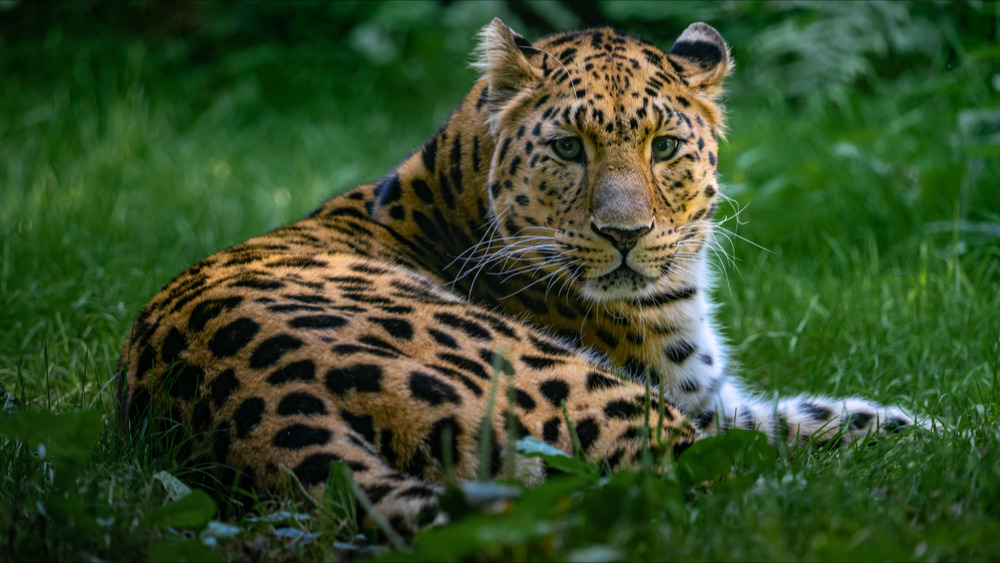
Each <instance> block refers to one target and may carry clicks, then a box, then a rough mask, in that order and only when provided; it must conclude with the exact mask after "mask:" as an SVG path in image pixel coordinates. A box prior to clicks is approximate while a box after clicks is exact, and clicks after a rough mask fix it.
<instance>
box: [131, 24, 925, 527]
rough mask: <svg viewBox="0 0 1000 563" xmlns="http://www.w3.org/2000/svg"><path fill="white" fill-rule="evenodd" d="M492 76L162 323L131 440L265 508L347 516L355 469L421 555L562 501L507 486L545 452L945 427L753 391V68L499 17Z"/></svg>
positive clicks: (694, 41) (609, 460)
mask: <svg viewBox="0 0 1000 563" xmlns="http://www.w3.org/2000/svg"><path fill="white" fill-rule="evenodd" d="M474 66H475V67H476V68H477V69H478V71H479V74H480V77H479V78H478V79H477V81H476V82H475V84H474V86H473V87H472V89H471V91H470V92H469V93H468V95H467V96H466V97H465V98H464V100H463V101H462V102H461V103H460V105H459V106H458V108H457V109H455V110H454V112H453V113H452V114H451V116H450V117H449V118H448V119H447V122H446V123H445V124H444V125H443V126H442V127H441V129H440V130H439V131H438V132H437V133H436V134H434V135H433V136H432V137H431V138H430V139H429V140H428V141H426V143H424V144H423V145H422V146H420V147H419V148H417V149H416V150H415V151H414V152H413V153H412V154H410V155H409V156H408V157H407V158H405V159H404V160H403V161H402V162H401V163H400V164H399V165H398V166H397V167H396V168H394V169H393V170H391V171H390V172H388V173H387V174H386V175H385V176H383V177H382V178H381V179H379V180H378V181H376V182H373V183H369V184H365V185H362V186H359V187H357V188H354V189H351V190H349V191H346V192H344V193H342V194H340V195H337V196H335V197H332V198H331V199H328V200H327V201H325V202H323V203H322V204H320V205H319V207H318V208H317V209H316V210H315V211H314V212H312V213H311V214H310V215H308V216H307V217H305V218H303V219H301V220H299V221H297V222H294V223H292V224H289V225H287V226H284V227H281V228H278V229H276V230H274V231H272V232H269V233H267V234H264V235H261V236H258V237H255V238H251V239H249V240H247V241H246V242H243V243H241V244H237V245H235V246H232V247H231V248H228V249H226V250H223V251H221V252H218V253H217V254H214V255H212V256H209V257H208V258H205V259H204V260H202V261H200V262H198V263H197V264H195V265H193V266H191V267H190V268H188V269H187V270H184V271H183V272H182V273H180V274H179V275H177V276H176V277H175V278H174V279H173V280H172V281H170V282H169V283H168V284H166V285H165V286H164V287H163V288H162V290H160V291H159V293H157V294H156V295H155V296H154V297H153V298H152V300H151V301H150V302H149V303H148V305H146V306H145V307H144V308H143V309H142V310H141V312H140V313H139V314H138V316H137V317H136V318H135V320H134V321H133V323H132V325H131V328H130V330H129V332H128V334H127V335H126V337H125V343H124V345H123V350H122V356H121V359H120V362H119V368H118V369H119V371H118V374H119V375H118V388H117V404H118V412H119V413H120V422H121V424H122V425H123V427H124V428H125V429H126V430H127V431H128V432H129V433H130V435H138V434H141V433H144V432H153V434H151V435H153V436H158V437H160V439H163V440H166V439H167V437H169V436H175V437H176V436H181V439H179V440H178V442H179V443H183V444H184V445H185V447H186V448H187V450H185V451H186V452H187V453H186V454H185V455H190V456H192V458H193V459H198V460H204V461H206V462H207V463H209V464H210V467H211V468H212V469H211V470H210V474H211V475H212V479H213V480H214V481H215V482H216V483H218V484H221V486H225V487H237V488H239V489H240V490H253V491H263V492H268V491H287V490H288V488H287V484H288V481H289V480H291V479H294V480H295V481H298V484H299V485H300V490H302V491H305V492H306V493H307V494H310V495H313V496H316V495H320V494H321V493H322V491H323V490H324V487H326V486H327V483H328V478H329V475H330V471H331V467H332V466H333V464H334V462H337V463H338V464H340V463H344V464H346V466H347V467H349V468H350V469H351V470H352V472H353V477H354V479H355V482H356V487H357V490H358V491H359V494H363V495H364V496H365V497H366V498H367V499H368V500H369V501H370V502H371V506H372V507H373V508H374V510H375V511H377V513H378V514H381V515H383V516H384V517H385V518H386V520H387V521H388V522H389V523H390V524H391V525H392V526H393V527H394V528H396V529H398V530H404V531H413V530H416V529H418V528H419V527H420V526H422V525H424V524H426V523H428V522H434V521H437V519H439V518H440V516H441V514H442V509H441V508H440V504H439V500H440V495H441V493H442V491H443V490H444V488H443V487H444V486H445V485H446V484H447V483H449V482H454V481H455V480H471V479H475V478H476V477H477V476H480V477H481V476H482V475H488V476H492V477H497V476H505V475H506V476H510V475H509V473H511V472H517V476H518V478H520V479H522V480H523V481H524V482H525V483H527V484H528V485H530V484H532V483H537V482H539V481H540V480H542V479H545V478H546V476H547V474H548V471H547V470H546V468H545V467H544V465H540V464H538V463H534V464H533V463H531V461H532V460H529V459H526V458H524V456H522V458H524V459H522V460H521V461H522V462H523V463H519V464H513V468H512V466H511V464H508V463H507V460H508V459H515V460H516V459H517V457H516V454H517V450H516V448H515V446H516V440H518V439H520V438H525V439H526V438H533V439H534V440H537V441H540V442H542V443H544V444H545V445H547V446H548V447H551V448H554V449H556V450H559V451H562V452H565V453H567V454H571V455H577V456H582V457H586V458H588V459H591V460H594V461H595V462H599V463H601V464H602V467H605V468H607V469H608V470H610V471H613V470H616V469H619V468H628V467H635V466H636V464H637V463H639V460H640V458H641V457H642V456H643V455H645V454H644V453H643V452H649V451H651V450H655V451H659V452H662V455H665V456H677V455H679V454H680V453H681V452H682V451H684V449H685V448H687V447H689V446H690V445H691V444H692V443H694V442H695V441H697V440H699V439H703V438H706V437H710V436H717V435H719V434H721V433H724V432H727V431H729V430H731V429H733V428H740V429H746V430H755V431H758V432H762V433H763V434H765V435H766V437H767V439H768V440H769V441H770V442H771V443H773V444H785V445H796V444H807V443H808V444H820V445H825V444H831V443H832V444H834V445H837V444H847V443H851V442H853V441H856V440H861V439H874V438H875V437H877V436H884V435H889V434H893V433H898V432H900V431H901V430H903V429H905V428H910V427H919V426H921V424H918V422H917V420H916V419H915V418H914V417H913V416H911V415H910V414H908V413H907V412H906V411H904V410H903V409H902V408H900V407H895V406H883V405H881V404H878V403H875V402H872V401H869V400H865V399H862V398H853V397H852V398H829V397H825V396H819V395H817V396H809V395H799V396H794V397H787V398H775V399H763V398H761V397H760V396H759V395H757V394H754V393H753V392H749V391H747V390H746V389H745V388H744V386H743V385H741V383H740V382H739V380H738V377H737V375H736V373H735V369H734V368H733V367H732V366H731V363H732V362H730V361H729V358H728V352H727V347H726V344H725V342H724V341H723V338H722V335H721V330H720V328H719V327H718V325H717V321H716V312H715V311H716V307H715V304H714V302H713V301H712V297H711V292H712V287H713V286H712V284H713V270H712V264H711V263H710V260H709V253H708V249H709V248H710V247H711V244H712V241H713V239H712V237H713V232H714V229H715V227H716V223H715V218H714V215H715V210H716V206H717V203H718V202H719V201H720V198H721V197H724V196H723V195H722V190H723V188H722V186H721V182H720V179H719V174H718V169H717V164H718V151H719V143H720V139H723V138H724V137H723V135H724V133H725V109H724V106H723V103H722V96H723V93H724V90H723V83H724V80H725V78H726V76H727V75H728V74H729V72H730V70H731V69H732V67H733V62H732V59H731V54H730V49H729V46H728V45H727V44H726V42H725V41H724V40H723V38H722V37H721V35H720V34H719V33H718V31H716V30H715V29H714V28H713V27H712V26H710V25H708V24H705V23H693V24H691V25H690V26H688V27H687V28H686V29H685V30H684V31H683V32H682V33H681V34H680V35H679V36H678V38H677V39H676V40H675V42H674V43H673V45H672V47H671V48H670V50H669V51H666V52H664V51H662V50H661V49H660V48H658V47H657V46H656V44H654V43H652V42H648V41H646V40H643V39H640V38H637V37H634V36H632V35H629V34H626V33H623V32H620V31H617V30H615V29H612V28H596V29H589V30H584V31H571V32H563V33H557V34H554V35H550V36H547V37H544V38H542V39H539V40H537V41H535V42H531V41H528V40H527V39H525V38H524V36H522V35H521V34H519V33H517V32H515V31H514V30H512V29H511V28H510V27H508V26H507V25H506V24H505V23H504V22H503V21H501V20H500V19H499V18H497V19H494V20H493V21H492V22H491V23H490V24H489V25H487V26H486V27H485V28H484V29H483V30H482V32H481V33H480V35H479V46H478V48H477V50H476V62H475V63H474ZM650 413H653V416H654V417H658V419H659V421H658V423H657V424H658V426H659V427H660V428H662V430H663V432H662V433H659V434H658V435H656V436H653V435H652V434H653V433H651V432H649V431H648V430H649V428H650V426H649V422H648V420H649V416H650ZM644 430H645V431H644ZM484 436H485V437H487V438H488V439H487V440H485V441H484ZM484 443H488V444H489V445H488V446H487V448H486V449H483V448H482V444H484ZM487 449H488V450H489V451H488V452H487V451H486V450H487ZM481 452H482V453H481ZM178 455H179V454H178Z"/></svg>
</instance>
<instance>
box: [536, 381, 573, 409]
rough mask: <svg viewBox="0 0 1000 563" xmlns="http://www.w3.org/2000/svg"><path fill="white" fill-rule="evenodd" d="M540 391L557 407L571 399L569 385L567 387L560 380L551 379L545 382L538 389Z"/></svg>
mask: <svg viewBox="0 0 1000 563" xmlns="http://www.w3.org/2000/svg"><path fill="white" fill-rule="evenodd" d="M538 390H539V391H541V392H542V396H544V397H545V398H546V399H548V401H549V402H550V403H552V405H553V406H555V407H558V406H560V405H561V404H562V402H563V401H565V400H566V398H567V397H569V385H566V382H565V381H560V380H558V379H550V380H548V381H545V382H543V383H542V384H541V385H540V386H539V387H538Z"/></svg>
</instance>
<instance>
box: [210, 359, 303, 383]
mask: <svg viewBox="0 0 1000 563" xmlns="http://www.w3.org/2000/svg"><path fill="white" fill-rule="evenodd" d="M229 371H232V370H229ZM314 379H316V364H314V363H313V361H312V360H300V361H298V362H292V363H290V364H288V365H287V366H285V367H280V368H278V369H276V370H274V371H272V372H271V375H268V376H267V382H268V383H270V384H271V385H280V384H282V383H287V382H289V381H313V380H314Z"/></svg>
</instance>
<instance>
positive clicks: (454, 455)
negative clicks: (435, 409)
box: [427, 416, 462, 463]
mask: <svg viewBox="0 0 1000 563" xmlns="http://www.w3.org/2000/svg"><path fill="white" fill-rule="evenodd" d="M461 433H462V427H461V426H459V424H458V421H457V420H455V418H454V417H451V416H449V417H447V418H442V419H440V420H438V421H437V422H435V423H434V425H433V426H431V431H430V433H429V434H428V435H427V441H428V445H429V446H430V448H431V458H432V459H436V460H442V459H444V448H445V447H450V448H451V459H452V463H458V461H459V459H458V437H459V435H460V434H461ZM445 434H451V440H450V441H451V443H450V444H445Z"/></svg>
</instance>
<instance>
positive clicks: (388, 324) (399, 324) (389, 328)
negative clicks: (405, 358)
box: [368, 317, 413, 340]
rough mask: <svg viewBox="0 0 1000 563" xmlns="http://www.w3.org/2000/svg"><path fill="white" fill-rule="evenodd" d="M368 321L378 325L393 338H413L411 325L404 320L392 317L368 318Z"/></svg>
mask: <svg viewBox="0 0 1000 563" xmlns="http://www.w3.org/2000/svg"><path fill="white" fill-rule="evenodd" d="M368 320H369V321H371V322H373V323H376V324H378V325H380V326H381V327H382V328H384V329H385V331H386V332H388V333H389V334H390V335H391V336H393V337H394V338H399V339H401V340H410V339H412V338H413V325H411V324H410V323H409V322H408V321H406V320H404V319H399V318H394V317H370V318H369V319H368Z"/></svg>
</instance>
